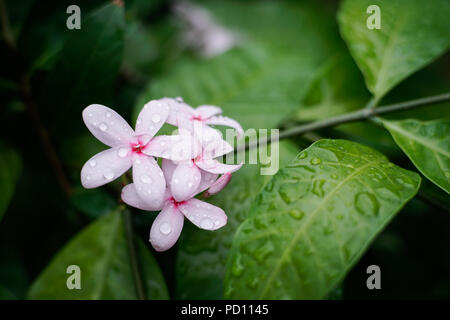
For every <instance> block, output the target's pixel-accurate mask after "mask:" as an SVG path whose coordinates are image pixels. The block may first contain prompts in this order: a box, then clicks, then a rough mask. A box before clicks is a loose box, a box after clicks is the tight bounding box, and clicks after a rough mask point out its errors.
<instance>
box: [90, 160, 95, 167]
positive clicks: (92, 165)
mask: <svg viewBox="0 0 450 320" xmlns="http://www.w3.org/2000/svg"><path fill="white" fill-rule="evenodd" d="M89 165H90V166H91V167H92V168H93V167H95V166H96V165H97V161H95V160H91V161H89Z"/></svg>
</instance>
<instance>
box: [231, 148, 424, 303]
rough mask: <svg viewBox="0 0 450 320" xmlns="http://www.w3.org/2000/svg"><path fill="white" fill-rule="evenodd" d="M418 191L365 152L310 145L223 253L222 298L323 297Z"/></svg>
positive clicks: (407, 176)
mask: <svg viewBox="0 0 450 320" xmlns="http://www.w3.org/2000/svg"><path fill="white" fill-rule="evenodd" d="M419 184H420V177H419V175H417V174H416V173H414V172H410V171H407V170H404V169H402V168H400V167H397V166H395V165H394V164H392V163H391V162H389V161H388V159H387V158H386V157H385V156H383V155H382V154H380V153H378V152H377V151H374V150H373V149H371V148H368V147H365V146H363V145H360V144H358V143H355V142H350V141H346V140H320V141H318V142H316V143H314V144H313V145H311V146H310V147H309V148H307V149H305V150H303V151H302V152H301V153H299V154H298V156H297V158H296V159H295V160H294V161H292V162H291V163H290V164H289V165H288V166H286V167H285V168H283V169H281V170H280V171H279V172H278V173H277V174H276V175H275V176H274V177H273V178H272V180H271V181H269V182H268V183H267V184H266V186H265V187H264V190H263V191H262V192H261V193H259V195H258V196H257V197H256V199H255V200H254V201H253V203H252V205H251V207H250V209H249V212H248V218H247V219H246V220H245V221H244V223H242V224H241V226H240V227H239V229H238V231H237V232H236V235H235V237H234V239H233V243H232V247H231V250H230V252H229V256H228V260H227V267H226V277H225V297H226V298H233V299H241V298H245V299H319V298H324V297H326V296H327V294H329V293H330V292H331V291H332V290H333V289H334V288H335V287H336V286H337V285H338V284H339V283H340V282H341V281H342V279H343V278H344V276H345V275H346V274H347V272H348V271H349V270H350V269H351V267H352V266H353V265H354V264H355V263H356V262H357V261H358V259H359V258H360V257H361V255H362V254H363V253H364V251H365V250H366V249H367V247H368V246H369V245H370V243H371V241H372V240H373V239H374V238H375V236H376V235H377V234H378V233H379V232H380V231H381V230H382V229H383V228H384V227H385V226H386V224H387V223H388V222H389V221H390V220H391V219H392V218H393V217H394V216H395V214H396V213H397V212H398V211H399V210H400V209H401V208H402V207H403V206H404V205H405V203H406V202H407V201H408V200H409V199H411V198H412V197H413V196H414V195H415V193H416V192H417V190H418V188H419Z"/></svg>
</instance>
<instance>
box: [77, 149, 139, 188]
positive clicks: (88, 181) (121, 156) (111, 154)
mask: <svg viewBox="0 0 450 320" xmlns="http://www.w3.org/2000/svg"><path fill="white" fill-rule="evenodd" d="M130 151H131V149H130V148H129V147H128V146H122V147H115V148H111V149H107V150H105V151H102V152H100V153H97V154H96V155H95V156H93V157H92V158H91V159H89V160H88V161H87V162H86V163H85V164H84V166H83V168H82V169H81V184H82V185H83V187H85V188H86V189H91V188H96V187H99V186H102V185H104V184H106V183H108V182H111V181H113V180H115V179H117V178H118V177H120V176H121V175H122V174H123V173H124V172H125V171H127V170H128V169H130V167H131V158H130V156H129V155H130Z"/></svg>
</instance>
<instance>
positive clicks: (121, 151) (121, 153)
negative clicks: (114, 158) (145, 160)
mask: <svg viewBox="0 0 450 320" xmlns="http://www.w3.org/2000/svg"><path fill="white" fill-rule="evenodd" d="M127 154H128V148H120V149H119V151H117V155H118V156H119V157H120V158H125V157H126V156H127Z"/></svg>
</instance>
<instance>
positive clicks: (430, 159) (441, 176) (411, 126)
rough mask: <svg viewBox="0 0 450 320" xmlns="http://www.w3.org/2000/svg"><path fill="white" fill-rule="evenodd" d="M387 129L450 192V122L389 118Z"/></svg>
mask: <svg viewBox="0 0 450 320" xmlns="http://www.w3.org/2000/svg"><path fill="white" fill-rule="evenodd" d="M383 124H384V126H385V127H386V129H388V130H389V132H390V133H391V134H392V137H393V138H394V140H395V142H397V144H398V145H399V147H400V148H401V149H402V150H403V151H404V152H405V153H406V155H407V156H408V157H409V159H411V161H412V162H413V163H414V165H415V166H416V167H417V169H419V170H420V172H422V173H423V175H424V176H425V177H427V178H428V179H430V180H431V181H432V182H434V183H435V184H436V185H438V186H439V187H441V188H442V189H444V190H445V191H447V193H450V121H449V120H435V121H426V122H422V121H419V120H412V119H408V120H401V121H387V120H383Z"/></svg>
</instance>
